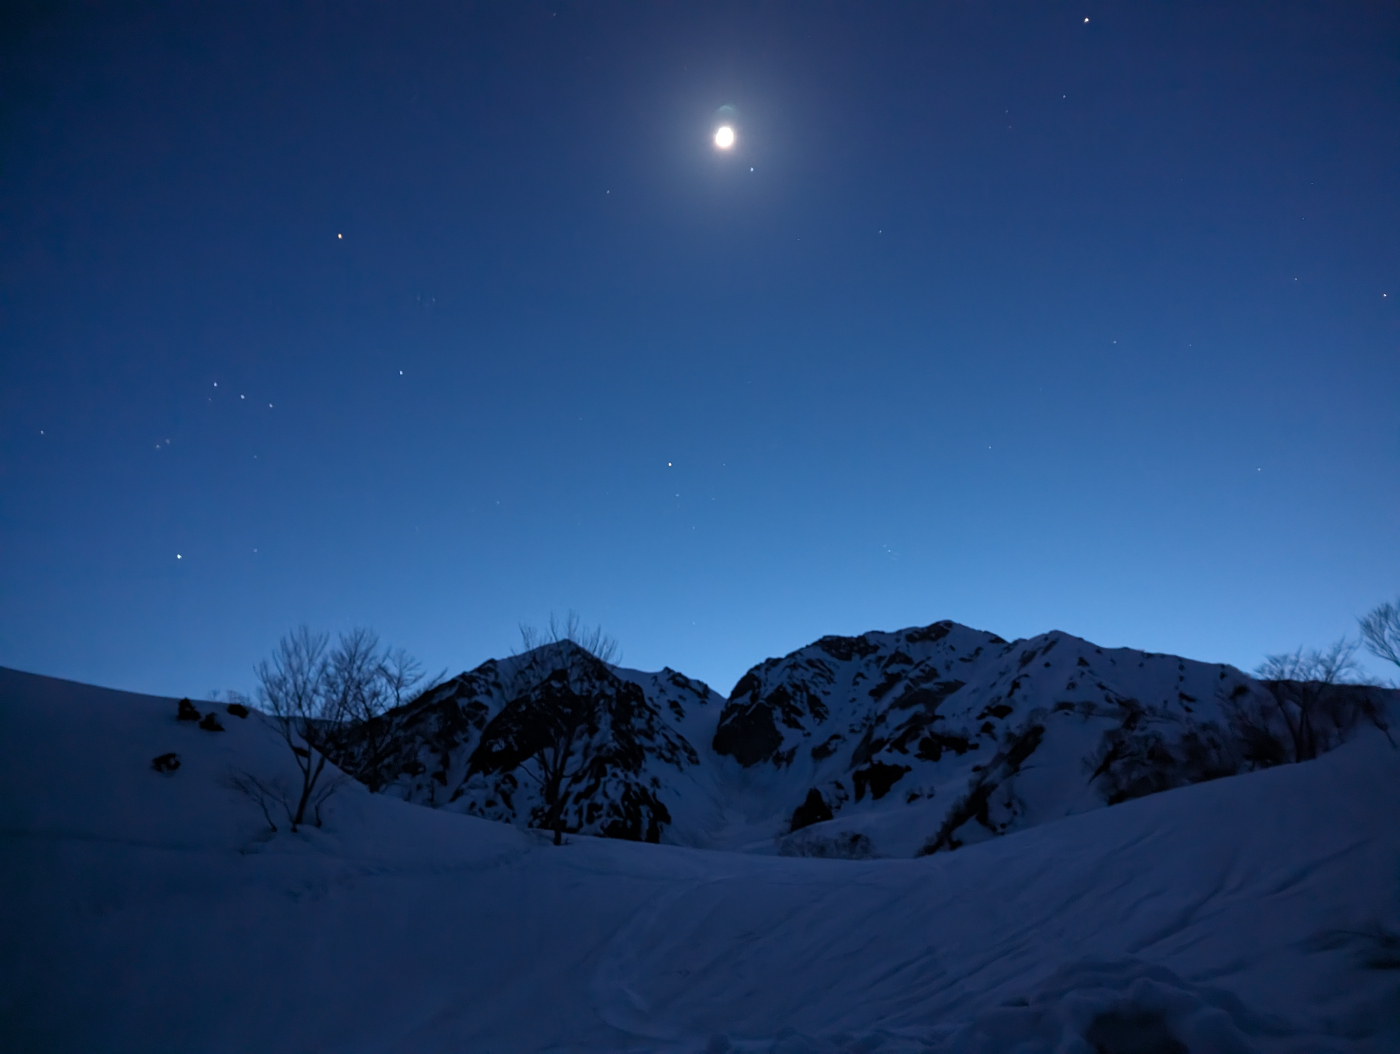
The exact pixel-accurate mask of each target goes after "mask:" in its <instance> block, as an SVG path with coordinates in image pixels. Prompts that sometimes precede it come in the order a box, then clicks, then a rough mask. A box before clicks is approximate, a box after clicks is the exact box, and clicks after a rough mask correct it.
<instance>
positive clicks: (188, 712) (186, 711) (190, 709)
mask: <svg viewBox="0 0 1400 1054" xmlns="http://www.w3.org/2000/svg"><path fill="white" fill-rule="evenodd" d="M175 720H177V721H198V720H199V711H198V710H196V709H195V708H194V703H192V702H190V701H189V700H188V699H181V700H180V702H179V703H178V704H176V707H175Z"/></svg>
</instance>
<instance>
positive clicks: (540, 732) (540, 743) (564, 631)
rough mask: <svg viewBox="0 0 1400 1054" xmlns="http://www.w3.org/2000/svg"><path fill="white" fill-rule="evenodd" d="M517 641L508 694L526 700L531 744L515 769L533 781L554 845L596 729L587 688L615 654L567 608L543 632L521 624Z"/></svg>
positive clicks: (612, 645)
mask: <svg viewBox="0 0 1400 1054" xmlns="http://www.w3.org/2000/svg"><path fill="white" fill-rule="evenodd" d="M520 640H521V644H522V650H521V653H520V654H519V655H518V656H517V659H518V663H519V664H518V665H517V667H516V672H515V676H514V679H513V684H512V689H513V690H512V692H511V695H512V696H513V697H515V698H517V699H528V701H529V703H530V707H529V711H530V713H531V715H532V718H533V719H532V721H531V723H530V727H529V729H528V732H526V734H527V735H528V738H529V741H530V745H531V746H532V747H533V748H534V749H533V750H531V752H530V754H529V756H528V757H527V758H526V759H525V761H524V763H523V764H522V765H521V770H522V771H524V772H525V773H526V774H527V775H529V776H530V777H531V778H532V779H533V780H535V782H536V783H537V784H538V785H539V788H540V797H541V798H542V799H543V800H544V822H543V826H544V827H546V828H548V829H549V830H551V831H553V832H554V844H555V845H560V844H562V843H563V840H564V810H565V807H566V806H567V804H568V798H569V789H570V787H571V786H572V785H573V784H574V783H575V782H577V781H578V779H579V778H580V777H581V776H582V775H583V774H584V772H585V771H586V769H587V767H588V761H589V760H590V759H589V757H588V755H587V753H586V751H585V750H584V749H583V747H584V746H585V744H586V743H587V741H588V740H589V739H590V738H591V737H592V736H593V735H595V734H596V733H597V732H598V730H599V713H598V709H599V707H598V699H597V696H596V694H595V692H594V691H591V690H590V688H592V687H593V686H594V685H596V683H597V680H598V674H599V673H600V672H602V669H601V668H602V667H605V666H607V665H609V664H611V663H612V662H613V661H614V660H615V659H616V658H617V657H618V645H617V641H616V640H614V639H613V638H612V637H610V636H608V635H607V634H606V633H604V632H603V629H602V627H601V626H597V627H594V628H593V629H588V628H587V627H585V626H584V625H583V624H582V622H581V621H580V619H579V616H578V614H577V613H576V612H573V611H570V612H569V614H568V616H567V617H566V618H565V619H564V620H562V621H560V620H559V619H557V618H556V617H555V616H554V615H550V617H549V628H548V629H547V630H544V631H541V630H537V629H535V628H534V627H533V626H526V625H522V626H521V627H520ZM522 731H525V730H523V729H522Z"/></svg>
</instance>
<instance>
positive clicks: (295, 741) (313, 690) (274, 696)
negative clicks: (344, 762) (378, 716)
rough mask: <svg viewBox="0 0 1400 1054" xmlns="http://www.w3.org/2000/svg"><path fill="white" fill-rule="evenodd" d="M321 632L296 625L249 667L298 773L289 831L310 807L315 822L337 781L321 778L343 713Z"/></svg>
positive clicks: (261, 697) (343, 716)
mask: <svg viewBox="0 0 1400 1054" xmlns="http://www.w3.org/2000/svg"><path fill="white" fill-rule="evenodd" d="M327 643H328V639H327V637H326V634H324V633H313V632H312V631H311V630H310V629H309V628H308V627H306V626H300V627H298V628H297V629H294V630H293V631H292V632H291V633H289V634H287V635H286V636H285V637H283V638H282V639H281V640H280V641H279V642H278V644H277V650H276V651H274V652H273V653H272V656H271V658H268V659H264V660H263V661H262V662H260V663H258V665H257V666H256V667H255V668H254V672H255V673H256V674H257V678H258V699H259V700H260V701H261V702H262V704H263V707H264V709H265V710H266V712H267V713H268V714H269V715H270V716H271V717H272V719H273V722H274V723H275V724H276V726H277V729H278V731H279V732H281V733H282V738H283V740H284V741H285V742H286V744H287V747H288V749H290V750H291V752H292V757H293V758H295V759H296V764H297V769H298V770H299V771H300V773H301V789H300V792H299V794H298V795H297V801H296V806H295V808H294V809H289V816H288V820H289V821H290V822H291V826H292V830H293V831H295V830H296V829H297V827H298V826H299V825H300V824H302V823H303V822H305V819H306V811H307V809H308V808H311V809H312V812H313V815H314V816H315V817H316V820H317V824H318V826H319V822H320V807H321V805H322V804H323V803H324V802H325V800H326V799H327V798H329V797H330V796H331V794H333V793H335V790H336V782H335V780H334V779H333V778H332V779H329V780H327V781H326V782H325V783H324V784H323V783H322V782H321V777H322V776H323V774H324V773H325V770H326V765H327V763H328V761H329V757H328V751H329V750H330V748H331V746H332V743H333V740H334V736H335V734H336V732H338V731H339V727H340V725H341V723H342V722H343V721H344V720H345V717H346V714H345V711H344V708H343V705H344V694H343V693H342V692H339V691H337V690H336V686H335V685H334V684H333V677H334V675H333V666H332V662H331V657H330V655H329V654H328V653H327Z"/></svg>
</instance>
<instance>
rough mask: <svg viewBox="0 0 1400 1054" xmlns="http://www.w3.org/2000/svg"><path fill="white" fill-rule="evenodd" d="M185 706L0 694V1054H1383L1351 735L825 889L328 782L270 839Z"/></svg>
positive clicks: (1371, 816) (78, 688)
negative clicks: (321, 814)
mask: <svg viewBox="0 0 1400 1054" xmlns="http://www.w3.org/2000/svg"><path fill="white" fill-rule="evenodd" d="M1052 659H1054V657H1053V656H1052V657H1051V658H1049V659H1043V660H1039V661H1041V662H1042V663H1044V662H1049V661H1052ZM1055 661H1058V660H1055ZM1029 665H1030V664H1029V661H1028V662H1027V667H1029ZM1038 668H1039V669H1041V670H1049V669H1050V668H1049V667H1047V666H1045V665H1043V664H1042V665H1041V666H1039V667H1038ZM1134 669H1136V667H1134ZM1012 675H1013V676H1014V675H1015V671H1013V672H1012ZM1057 675H1058V674H1057ZM1047 676H1048V674H1047ZM966 679H967V678H964V680H966ZM1217 679H1219V678H1217ZM761 687H762V686H761V685H760V686H759V688H761ZM1189 694H1196V693H1189ZM752 698H753V699H754V700H755V701H756V702H757V701H761V699H762V698H763V696H762V692H761V691H759V690H758V689H756V690H755V694H754V695H753V696H752ZM198 705H199V707H200V708H201V709H202V710H205V711H207V710H209V709H210V708H211V706H213V704H207V703H200V704H198ZM1388 705H1390V706H1391V707H1392V717H1394V716H1396V715H1395V714H1394V712H1393V711H1394V702H1393V697H1391V698H1390V701H1389V702H1388ZM213 709H214V711H215V714H216V716H217V719H218V721H219V722H220V723H221V724H222V725H223V727H224V729H225V731H222V732H215V731H206V730H204V729H202V728H200V727H198V726H197V724H196V723H194V722H191V721H183V722H181V721H177V720H176V705H175V702H174V701H173V700H170V699H160V698H153V697H148V696H138V695H131V694H127V693H122V692H116V691H110V690H104V689H99V688H92V687H88V686H84V685H78V684H73V683H69V682H64V681H58V680H54V679H49V678H43V677H37V676H33V675H28V674H22V673H17V672H14V671H8V670H0V751H3V758H0V760H2V761H3V764H0V831H2V832H3V839H4V841H3V851H2V852H0V875H3V894H4V895H3V897H0V950H2V951H3V962H4V966H5V983H4V985H3V988H0V1049H3V1050H6V1051H73V1052H84V1054H86V1052H93V1051H102V1052H124V1051H131V1052H143V1054H151V1052H165V1051H169V1052H201V1051H209V1052H214V1051H228V1052H234V1051H238V1052H246V1051H265V1052H281V1051H287V1052H303V1051H333V1052H347V1054H349V1052H358V1051H365V1052H449V1051H450V1052H470V1054H514V1052H532V1051H561V1052H562V1051H580V1052H583V1051H589V1052H603V1051H609V1052H621V1051H658V1052H660V1051H666V1052H687V1054H700V1052H710V1054H721V1052H724V1051H735V1052H740V1051H764V1052H770V1051H771V1052H784V1054H796V1052H816V1051H823V1052H835V1051H845V1052H858V1051H859V1052H873V1051H880V1052H890V1054H894V1052H900V1051H936V1052H949V1054H953V1052H956V1054H1051V1052H1054V1054H1095V1052H1098V1054H1182V1052H1189V1054H1217V1052H1219V1054H1227V1052H1228V1054H1235V1052H1258V1054H1276V1052H1277V1054H1282V1052H1293V1054H1324V1052H1328V1051H1333V1052H1347V1054H1353V1052H1354V1054H1394V1052H1396V1051H1400V946H1398V945H1400V940H1397V938H1396V936H1395V935H1396V934H1400V822H1397V816H1398V815H1400V809H1397V805H1400V751H1397V749H1396V748H1395V746H1394V745H1392V743H1391V742H1390V740H1389V738H1388V737H1387V736H1386V735H1385V734H1384V733H1382V732H1381V731H1379V730H1377V729H1375V728H1374V727H1371V726H1365V727H1363V728H1362V729H1361V730H1360V731H1358V732H1357V734H1356V735H1355V736H1354V737H1353V738H1352V739H1351V740H1350V741H1349V742H1347V743H1346V744H1345V745H1343V746H1341V747H1339V748H1338V749H1336V750H1334V751H1332V752H1330V753H1327V754H1325V755H1323V756H1322V757H1320V758H1318V759H1317V760H1314V761H1309V762H1305V763H1302V764H1288V765H1281V766H1278V767H1275V768H1270V769H1267V770H1264V771H1257V772H1250V773H1247V774H1244V775H1237V776H1230V777H1226V778H1220V779H1215V780H1212V781H1210V782H1205V783H1197V784H1194V785H1191V786H1185V787H1179V788H1177V789H1172V790H1166V791H1163V792H1161V793H1157V794H1151V795H1149V796H1146V797H1140V798H1136V799H1134V800H1128V801H1123V802H1121V803H1119V804H1115V805H1112V806H1109V807H1095V808H1092V809H1090V810H1089V811H1082V812H1078V813H1076V814H1074V815H1068V816H1059V817H1048V816H1046V817H1037V821H1038V822H1036V823H1035V824H1034V825H1033V826H1029V827H1026V828H1025V829H1021V830H1016V831H1012V832H1010V833H1007V834H1004V835H1003V836H1001V837H994V838H989V839H987V840H983V841H979V842H976V843H975V844H967V845H964V846H963V847H961V848H956V849H954V850H952V851H940V852H937V853H935V854H934V855H931V856H926V857H923V858H920V859H871V860H827V859H812V858H801V857H791V856H781V855H755V854H752V853H738V852H726V851H719V850H714V849H701V848H691V847H686V846H677V845H665V844H661V845H655V844H643V843H639V842H632V841H622V840H609V839H601V838H592V837H587V836H579V835H571V836H569V838H568V843H567V844H566V845H564V846H562V847H554V846H552V845H550V844H549V836H548V835H547V834H545V833H543V832H535V831H527V830H521V829H518V828H516V827H513V826H510V825H508V824H503V823H497V822H492V821H490V820H486V819H481V818H478V817H475V816H471V815H464V814H462V813H460V812H457V811H453V810H450V809H431V808H423V807H422V806H420V805H415V804H412V803H410V802H406V801H403V800H400V799H399V798H396V797H394V796H392V795H384V794H379V795H374V794H370V793H369V792H368V791H366V790H365V788H364V787H363V786H361V785H359V784H355V783H348V784H347V785H346V786H345V787H344V788H343V789H342V790H341V791H340V792H339V793H338V794H337V795H336V796H335V797H334V798H332V799H331V801H330V804H329V808H328V812H327V816H326V823H325V826H324V827H323V828H320V829H316V828H303V829H302V830H301V831H300V832H298V833H296V834H291V833H289V832H288V831H287V829H286V825H285V824H284V823H279V826H280V827H281V828H282V829H281V830H280V831H279V832H277V833H276V834H272V833H271V832H270V831H269V830H268V829H267V824H266V822H265V821H264V820H263V817H262V815H261V814H260V812H259V810H258V808H257V806H256V805H255V804H254V803H253V802H252V801H250V800H249V799H248V798H246V797H243V796H241V795H240V794H238V793H237V792H235V791H234V790H232V789H230V787H229V786H228V780H229V777H230V775H231V774H234V773H239V772H245V773H246V772H252V773H256V774H259V775H260V776H262V777H263V778H264V779H269V778H277V777H278V776H279V774H280V775H281V776H282V777H284V778H290V777H292V776H293V775H294V770H293V767H292V764H291V759H290V757H289V756H288V754H287V750H286V746H285V745H284V744H283V743H282V742H281V741H280V740H279V739H278V738H277V737H276V735H275V732H274V730H273V729H272V727H271V726H270V725H269V724H268V723H267V722H266V721H265V720H264V719H263V718H262V717H261V715H259V714H257V713H256V712H254V713H252V714H250V715H249V716H247V717H246V718H240V717H237V716H234V715H232V714H229V713H227V712H226V710H225V708H224V707H223V706H222V705H219V706H216V707H213ZM1393 724H1394V722H1393V721H1392V725H1393ZM788 734H789V733H786V732H785V733H784V735H788ZM791 734H792V735H796V734H797V733H796V732H792V733H791ZM769 738H770V739H771V737H769ZM804 742H805V741H804ZM769 746H770V747H771V750H770V753H774V752H781V751H782V750H784V749H786V744H785V743H770V744H769ZM992 750H993V748H992V747H991V746H988V747H987V748H986V750H985V752H986V753H991V752H992ZM169 753H174V754H176V755H178V760H179V767H178V768H176V769H174V770H173V771H167V772H158V771H156V770H155V769H154V768H153V765H152V762H153V759H154V758H156V757H159V756H163V755H166V754H169ZM784 771H786V770H784ZM824 771H825V770H823V771H821V772H818V771H815V770H813V771H812V772H810V773H808V774H804V775H803V777H802V779H801V780H800V781H798V782H800V783H801V784H802V786H804V787H807V786H814V785H816V782H820V779H826V778H830V777H828V776H826V775H824V774H823V773H824ZM780 775H781V773H780ZM813 776H815V777H818V779H817V780H815V781H814V779H813V778H812V777H813ZM797 785H798V784H797V783H794V784H793V786H794V787H796V786H797ZM1069 811H1073V810H1069ZM911 815H913V813H911ZM883 816H884V814H882V818H881V819H880V822H881V823H889V822H892V821H889V820H888V819H887V818H883ZM695 822H696V823H698V822H699V821H698V820H696V821H695ZM828 822H829V821H828ZM799 833H800V832H799Z"/></svg>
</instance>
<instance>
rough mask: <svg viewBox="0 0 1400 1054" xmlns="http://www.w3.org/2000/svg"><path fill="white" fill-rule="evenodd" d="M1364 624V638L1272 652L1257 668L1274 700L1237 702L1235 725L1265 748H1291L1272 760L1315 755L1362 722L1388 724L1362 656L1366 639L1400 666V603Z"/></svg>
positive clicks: (1374, 650) (1382, 609)
mask: <svg viewBox="0 0 1400 1054" xmlns="http://www.w3.org/2000/svg"><path fill="white" fill-rule="evenodd" d="M1360 623H1361V639H1360V640H1357V641H1353V640H1348V639H1347V638H1345V637H1343V638H1342V639H1340V640H1338V641H1336V642H1335V643H1333V644H1331V645H1329V646H1328V647H1326V648H1321V649H1316V648H1310V649H1303V648H1298V649H1297V650H1296V651H1292V652H1285V653H1282V654H1279V655H1268V656H1266V657H1265V659H1264V661H1263V662H1262V663H1261V664H1260V665H1259V666H1258V667H1256V668H1255V670H1254V676H1255V677H1256V678H1258V679H1259V680H1260V681H1262V682H1264V685H1265V687H1266V688H1267V689H1268V699H1267V700H1262V701H1261V700H1255V701H1254V702H1253V704H1252V708H1251V709H1248V710H1245V709H1242V708H1241V707H1236V708H1235V710H1236V712H1235V718H1236V721H1235V724H1236V728H1237V731H1241V732H1243V733H1246V739H1249V738H1251V737H1252V738H1254V739H1255V740H1258V741H1259V749H1261V750H1269V749H1274V750H1277V749H1278V748H1279V747H1283V748H1284V749H1285V751H1286V753H1285V754H1284V755H1283V756H1278V757H1274V758H1269V759H1267V760H1269V761H1273V762H1277V761H1307V760H1309V759H1311V758H1315V757H1317V756H1318V754H1320V753H1322V752H1323V751H1326V750H1329V749H1331V748H1332V747H1333V746H1336V745H1337V743H1339V742H1340V741H1341V740H1343V739H1345V738H1346V737H1347V735H1348V734H1350V732H1351V731H1352V730H1353V729H1354V728H1355V727H1356V726H1357V725H1359V724H1360V723H1361V722H1362V721H1370V722H1372V723H1373V724H1376V725H1377V726H1379V727H1381V728H1385V727H1386V725H1385V718H1384V714H1383V712H1382V710H1381V707H1380V704H1379V700H1378V699H1377V697H1376V696H1375V694H1374V693H1373V692H1371V691H1369V687H1370V686H1371V685H1372V684H1374V682H1368V681H1367V680H1366V678H1365V677H1364V675H1363V671H1362V669H1361V665H1360V663H1358V662H1357V660H1356V655H1357V652H1358V651H1359V650H1360V648H1361V646H1362V645H1363V644H1364V645H1365V646H1366V649H1367V650H1368V651H1370V652H1371V653H1372V654H1373V655H1375V656H1376V657H1377V658H1379V659H1382V660H1385V661H1387V662H1392V663H1394V664H1395V665H1396V666H1400V602H1397V603H1385V604H1381V605H1380V606H1379V607H1377V608H1375V610H1373V611H1372V612H1371V613H1370V614H1368V615H1367V616H1366V617H1365V618H1362V619H1361V620H1360ZM1261 737H1262V739H1261ZM1265 740H1269V741H1271V742H1265ZM1257 760H1264V759H1257Z"/></svg>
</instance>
